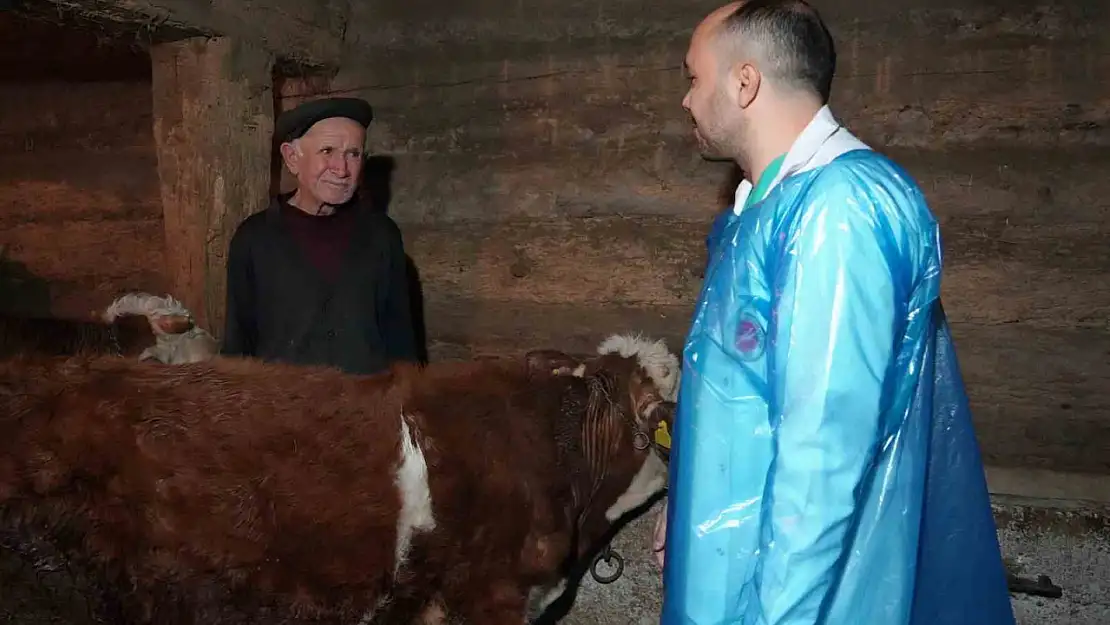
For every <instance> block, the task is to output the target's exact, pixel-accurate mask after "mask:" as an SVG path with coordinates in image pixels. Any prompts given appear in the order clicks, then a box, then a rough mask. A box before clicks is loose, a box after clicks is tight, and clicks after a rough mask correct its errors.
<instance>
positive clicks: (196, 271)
mask: <svg viewBox="0 0 1110 625" xmlns="http://www.w3.org/2000/svg"><path fill="white" fill-rule="evenodd" d="M151 58H152V61H153V64H154V109H153V110H154V136H155V141H156V144H157V150H158V172H159V178H160V180H161V196H162V203H163V214H164V221H165V240H166V242H167V245H166V256H167V262H168V266H169V269H168V271H169V274H170V276H171V281H172V284H173V288H174V295H175V296H176V297H178V298H180V299H181V300H182V301H184V302H185V304H186V306H188V307H189V308H190V309H191V310H192V311H194V314H196V316H197V318H198V322H199V323H200V324H201V325H203V326H206V327H208V328H209V329H210V330H211V331H213V332H217V333H218V332H219V331H220V328H222V326H223V313H224V310H223V309H224V300H225V293H226V283H225V272H226V267H225V264H226V256H227V248H228V242H229V241H230V238H231V235H232V234H233V233H234V231H235V228H236V227H237V226H238V225H239V223H240V222H241V221H242V220H243V219H244V218H245V217H247V216H248V215H249V214H251V213H252V212H254V211H255V210H257V209H258V208H259V207H260V206H261V205H262V204H263V203H264V202H265V198H266V197H267V194H268V193H269V189H270V156H271V148H272V133H273V77H272V73H271V71H272V67H273V58H272V57H271V56H270V55H269V54H267V53H266V52H263V51H261V50H258V49H255V48H251V47H249V46H247V45H245V44H243V43H242V42H237V41H234V40H230V39H203V38H198V39H189V40H184V41H180V42H174V43H169V44H162V45H159V46H154V47H153V48H152V49H151Z"/></svg>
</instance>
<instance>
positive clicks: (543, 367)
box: [524, 349, 586, 377]
mask: <svg viewBox="0 0 1110 625" xmlns="http://www.w3.org/2000/svg"><path fill="white" fill-rule="evenodd" d="M524 359H525V361H526V362H527V363H528V371H529V372H530V373H532V374H540V375H573V376H576V377H582V375H583V374H584V373H585V372H586V365H585V364H583V363H582V361H580V360H578V359H577V358H575V357H574V356H571V355H570V354H566V353H563V352H561V351H559V350H557V349H537V350H533V351H530V352H528V353H527V354H526V355H525V356H524Z"/></svg>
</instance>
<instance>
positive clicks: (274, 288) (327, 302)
mask: <svg viewBox="0 0 1110 625" xmlns="http://www.w3.org/2000/svg"><path fill="white" fill-rule="evenodd" d="M282 199H284V196H283V197H281V198H274V199H273V200H272V201H271V203H270V206H269V207H268V208H266V209H264V210H262V211H259V212H257V213H255V214H253V215H251V216H250V217H247V218H246V219H245V220H243V222H242V223H241V224H240V225H239V227H238V228H237V229H236V231H235V234H234V235H233V236H232V238H231V244H230V249H229V250H228V262H227V315H226V320H225V328H224V336H223V346H222V348H221V351H222V353H224V354H227V355H235V356H253V357H257V358H260V359H263V360H271V361H283V362H287V363H292V364H299V365H326V366H333V367H337V368H339V369H342V370H344V371H347V372H350V373H376V372H379V371H382V370H383V369H385V368H387V367H388V366H389V363H390V362H392V361H395V360H408V361H415V360H417V358H418V356H417V348H416V340H415V332H414V329H413V319H412V315H411V312H410V302H409V288H408V287H409V285H408V272H407V268H406V259H405V253H404V247H403V245H402V242H401V231H400V229H399V228H398V227H397V224H396V223H394V221H393V220H392V219H390V218H389V216H387V215H386V214H385V213H384V212H380V211H377V210H374V209H373V208H372V207H370V206H369V205H367V204H364V203H362V202H359V201H357V200H355V201H354V202H352V204H353V205H352V206H351V207H350V208H347V210H356V211H358V214H357V217H355V219H354V220H353V224H354V228H355V231H354V232H353V233H352V235H351V237H350V244H349V246H348V247H347V249H346V250H345V252H344V253H343V256H342V259H343V260H342V267H341V269H340V271H339V274H338V276H337V278H336V279H335V281H334V284H332V283H329V282H328V281H326V280H324V279H323V278H322V276H321V275H320V274H319V273H318V270H317V269H316V267H315V266H313V265H312V264H311V263H310V262H309V261H308V258H307V257H306V256H305V254H304V252H302V250H301V248H300V247H299V246H298V244H297V242H296V241H295V240H294V239H293V237H292V236H291V235H290V234H289V231H288V230H287V229H286V227H285V225H284V224H283V219H285V217H283V215H282Z"/></svg>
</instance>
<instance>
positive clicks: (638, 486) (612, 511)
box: [605, 452, 667, 523]
mask: <svg viewBox="0 0 1110 625" xmlns="http://www.w3.org/2000/svg"><path fill="white" fill-rule="evenodd" d="M666 485H667V465H666V464H664V463H663V460H662V459H660V458H659V456H658V455H657V454H655V453H654V452H653V453H650V454H648V457H647V458H645V459H644V464H642V465H641V466H640V470H639V471H637V472H636V475H635V477H633V478H632V484H630V485H629V487H628V490H626V491H624V493H623V494H621V496H620V497H617V500H616V501H615V502H614V503H613V505H611V506H609V509H608V510H606V511H605V518H606V519H608V520H609V522H610V523H612V522H613V521H616V520H617V519H619V518H621V517H622V516H624V515H625V513H627V512H628V511H629V510H635V509H636V508H639V507H640V506H642V505H644V504H645V503H647V501H648V500H649V499H651V498H652V497H654V496H655V495H656V494H657V493H659V492H661V491H662V490H663V488H665V487H666Z"/></svg>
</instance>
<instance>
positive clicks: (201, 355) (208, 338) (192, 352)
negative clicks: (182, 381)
mask: <svg viewBox="0 0 1110 625" xmlns="http://www.w3.org/2000/svg"><path fill="white" fill-rule="evenodd" d="M154 338H155V343H154V345H153V346H151V347H148V348H146V349H144V350H143V352H142V353H141V354H139V360H157V361H158V362H160V363H162V364H166V365H184V364H189V363H191V362H204V361H205V360H208V359H209V358H213V357H214V356H216V354H218V353H219V349H220V344H219V343H218V342H217V341H216V338H215V337H213V336H212V335H211V334H209V333H208V332H207V331H206V330H205V329H204V328H198V327H196V326H194V327H192V328H190V329H188V330H186V331H185V332H182V333H181V334H156V335H155V337H154Z"/></svg>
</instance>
